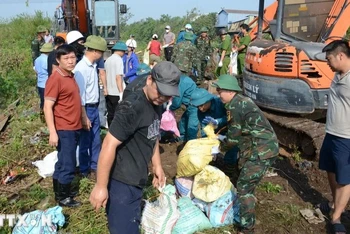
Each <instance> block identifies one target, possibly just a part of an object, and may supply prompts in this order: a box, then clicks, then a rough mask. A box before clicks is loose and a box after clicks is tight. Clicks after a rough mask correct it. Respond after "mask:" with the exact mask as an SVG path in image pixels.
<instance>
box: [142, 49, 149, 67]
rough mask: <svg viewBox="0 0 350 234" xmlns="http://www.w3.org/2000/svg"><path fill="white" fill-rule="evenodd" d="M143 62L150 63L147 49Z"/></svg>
mask: <svg viewBox="0 0 350 234" xmlns="http://www.w3.org/2000/svg"><path fill="white" fill-rule="evenodd" d="M143 63H145V64H147V65H149V50H145V51H144V53H143Z"/></svg>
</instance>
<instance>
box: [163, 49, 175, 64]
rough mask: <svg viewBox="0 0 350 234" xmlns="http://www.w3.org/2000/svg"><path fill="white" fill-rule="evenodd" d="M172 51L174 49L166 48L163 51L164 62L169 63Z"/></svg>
mask: <svg viewBox="0 0 350 234" xmlns="http://www.w3.org/2000/svg"><path fill="white" fill-rule="evenodd" d="M173 49H174V47H167V48H165V49H164V55H165V59H166V61H171V56H172V55H173Z"/></svg>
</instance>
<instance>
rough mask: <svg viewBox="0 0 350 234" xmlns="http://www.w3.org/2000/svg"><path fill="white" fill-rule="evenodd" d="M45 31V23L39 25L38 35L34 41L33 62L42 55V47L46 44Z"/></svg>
mask: <svg viewBox="0 0 350 234" xmlns="http://www.w3.org/2000/svg"><path fill="white" fill-rule="evenodd" d="M45 32H46V27H45V26H43V25H39V26H38V27H37V29H36V33H37V37H36V38H35V39H34V40H33V41H32V59H33V64H34V61H35V59H36V58H37V57H39V56H40V49H41V47H42V46H43V45H44V44H45V39H44V36H45Z"/></svg>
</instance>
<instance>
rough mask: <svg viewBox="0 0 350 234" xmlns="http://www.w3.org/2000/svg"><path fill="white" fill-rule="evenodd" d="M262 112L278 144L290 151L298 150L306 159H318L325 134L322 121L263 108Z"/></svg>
mask: <svg viewBox="0 0 350 234" xmlns="http://www.w3.org/2000/svg"><path fill="white" fill-rule="evenodd" d="M263 113H264V115H265V116H266V118H267V119H268V120H269V121H270V123H271V125H272V127H273V128H274V130H275V132H276V135H277V138H278V141H279V143H280V145H282V146H283V147H285V148H287V149H289V150H290V151H294V150H295V149H297V150H299V151H300V152H301V153H302V155H303V157H305V158H307V159H310V160H316V159H318V156H319V153H320V149H321V146H322V142H323V139H324V136H325V124H324V123H319V122H316V121H313V120H311V119H307V118H303V117H289V116H284V115H282V114H278V113H271V112H266V111H265V110H264V111H263Z"/></svg>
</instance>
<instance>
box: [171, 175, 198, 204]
mask: <svg viewBox="0 0 350 234" xmlns="http://www.w3.org/2000/svg"><path fill="white" fill-rule="evenodd" d="M193 179H194V178H193V177H180V178H175V187H176V191H177V192H178V194H179V195H180V196H181V197H189V198H191V199H192V198H193V194H192V186H193Z"/></svg>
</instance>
